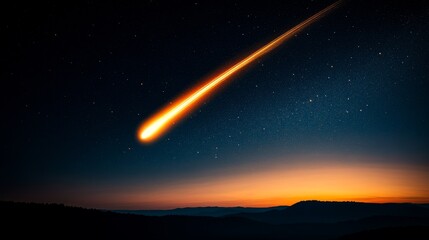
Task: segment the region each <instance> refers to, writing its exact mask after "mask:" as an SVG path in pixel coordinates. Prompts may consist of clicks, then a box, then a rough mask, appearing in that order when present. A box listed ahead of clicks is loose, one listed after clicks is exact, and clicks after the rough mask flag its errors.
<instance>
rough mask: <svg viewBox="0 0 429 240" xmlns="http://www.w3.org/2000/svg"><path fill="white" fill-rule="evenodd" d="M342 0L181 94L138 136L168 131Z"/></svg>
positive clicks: (144, 137) (146, 137)
mask: <svg viewBox="0 0 429 240" xmlns="http://www.w3.org/2000/svg"><path fill="white" fill-rule="evenodd" d="M340 2H341V0H340V1H337V2H335V3H333V4H331V5H329V6H328V7H326V8H324V9H323V10H321V11H320V12H318V13H316V14H314V15H313V16H311V17H309V18H308V19H306V20H304V21H303V22H301V23H299V24H298V25H296V26H295V27H293V28H291V29H290V30H288V31H286V32H285V33H283V34H282V35H280V36H278V37H277V38H275V39H274V40H272V41H271V42H269V43H267V44H266V45H264V46H262V47H261V48H259V49H258V50H256V51H255V52H253V53H252V54H250V55H249V56H247V57H245V58H244V59H242V60H240V61H238V62H237V63H236V64H234V65H232V66H231V67H230V68H228V69H226V70H225V71H223V72H221V73H220V74H218V75H217V76H215V77H213V78H212V79H211V80H210V81H209V82H207V83H206V84H204V85H202V86H201V87H199V88H197V89H195V90H193V91H191V92H190V93H188V94H186V95H185V96H183V97H181V98H178V99H177V100H176V101H173V102H172V104H171V105H169V106H167V107H166V108H164V109H162V110H161V111H159V112H158V113H157V114H155V115H154V116H152V117H151V118H149V119H148V120H147V121H146V122H144V123H143V124H142V125H141V127H140V128H139V131H138V138H139V140H140V141H143V142H151V141H153V140H155V139H156V138H157V137H159V136H160V135H161V134H162V133H164V132H165V131H166V130H168V128H170V127H171V126H172V125H173V124H174V122H175V121H177V120H178V119H179V118H180V117H183V116H184V115H185V113H186V112H188V111H189V110H191V108H192V107H195V105H196V104H197V103H199V102H201V100H202V99H203V97H204V96H207V95H208V94H209V93H211V92H212V91H213V90H214V89H216V88H217V87H219V85H220V84H221V83H223V82H225V81H226V80H227V79H229V78H230V77H231V76H232V75H233V74H235V73H237V72H238V71H239V70H241V69H243V68H244V67H246V66H248V65H249V64H250V63H252V62H254V61H255V60H257V59H259V58H261V57H262V56H264V55H265V54H267V53H268V52H270V51H272V50H273V49H275V48H276V47H278V46H279V45H280V44H282V43H283V42H284V41H286V40H287V39H289V38H291V37H292V36H294V35H295V34H297V33H298V32H299V31H301V30H303V29H304V28H306V27H307V26H309V25H310V24H312V23H314V22H315V21H317V20H319V19H320V18H321V17H323V16H325V15H326V14H327V13H328V12H330V11H331V10H333V9H334V8H336V7H337V6H338V5H339V4H340Z"/></svg>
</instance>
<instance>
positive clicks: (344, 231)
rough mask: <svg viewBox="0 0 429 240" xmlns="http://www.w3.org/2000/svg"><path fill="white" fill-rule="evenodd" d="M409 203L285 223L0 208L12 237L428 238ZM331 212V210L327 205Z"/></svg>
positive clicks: (428, 220)
mask: <svg viewBox="0 0 429 240" xmlns="http://www.w3.org/2000/svg"><path fill="white" fill-rule="evenodd" d="M330 204H332V203H330ZM322 205H323V204H322ZM330 206H331V205H330ZM374 206H379V205H377V204H375V205H374ZM401 206H402V205H401ZM293 207H294V206H291V207H290V208H293ZM319 207H320V206H319ZM331 207H332V206H331ZM413 207H417V208H418V209H419V210H421V214H420V215H419V216H416V215H414V212H412V213H410V215H409V216H407V214H408V213H401V214H392V215H383V216H381V215H378V216H377V215H374V216H367V217H364V218H361V219H353V220H345V221H339V222H312V223H302V222H301V223H298V222H297V223H288V224H270V223H266V222H261V221H256V220H251V219H248V218H245V217H237V216H234V217H195V216H164V217H154V216H141V215H133V214H120V213H113V212H108V211H100V210H90V209H82V208H75V207H65V206H63V205H55V204H49V205H45V204H27V203H12V202H1V203H0V212H1V218H2V219H1V221H2V223H3V224H2V229H3V231H2V233H3V234H4V235H7V234H12V235H11V236H13V237H12V238H13V239H21V238H32V239H38V238H42V239H94V238H95V239H337V238H340V237H343V238H344V239H356V238H359V236H364V238H366V239H367V238H371V236H372V235H374V236H377V237H380V236H383V234H385V235H386V236H390V235H389V234H390V233H395V234H399V235H401V236H409V238H408V239H418V238H417V237H416V236H414V235H415V234H414V233H415V232H416V231H418V232H419V233H421V234H423V236H425V239H429V214H427V212H425V211H426V210H427V209H426V208H421V207H419V206H417V205H415V206H414V205H413ZM290 208H287V209H290ZM400 208H401V207H399V208H398V209H400ZM277 211H279V212H281V211H284V210H277ZM330 211H336V210H335V208H334V209H332V208H331V209H330ZM392 211H395V209H392ZM359 234H362V235H359ZM413 234H414V235H413Z"/></svg>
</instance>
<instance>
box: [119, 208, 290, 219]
mask: <svg viewBox="0 0 429 240" xmlns="http://www.w3.org/2000/svg"><path fill="white" fill-rule="evenodd" d="M286 208H287V206H277V207H268V208H248V207H195V208H176V209H171V210H114V211H113V212H118V213H129V214H138V215H145V216H169V215H175V216H206V217H223V216H226V215H232V214H239V213H262V212H267V211H273V210H283V209H286Z"/></svg>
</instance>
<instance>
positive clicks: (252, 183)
mask: <svg viewBox="0 0 429 240" xmlns="http://www.w3.org/2000/svg"><path fill="white" fill-rule="evenodd" d="M309 158H317V160H315V161H312V160H308V159H309ZM304 159H307V161H302V160H304ZM336 159H337V160H335V159H334V160H333V156H305V157H297V158H295V159H294V160H289V161H290V162H292V163H289V164H286V163H273V164H271V165H270V166H267V167H265V166H247V167H243V168H241V169H240V168H236V169H232V170H225V171H216V174H213V176H212V177H210V176H208V177H204V176H192V177H189V178H187V179H184V180H182V181H176V182H168V181H166V182H164V183H163V184H161V185H162V186H160V187H158V188H157V189H146V190H145V187H144V186H142V187H140V188H137V189H139V190H136V189H134V190H132V191H129V192H127V193H126V194H123V195H121V194H119V195H116V196H111V198H110V199H111V200H113V199H114V200H113V201H118V202H125V203H126V206H127V207H128V208H145V209H168V208H175V207H185V206H191V207H192V206H252V207H267V206H276V205H291V204H294V203H296V202H298V201H301V200H308V199H317V200H329V201H331V200H332V201H363V202H376V203H381V202H429V189H428V188H427V184H425V183H427V182H429V174H428V168H427V167H423V168H422V167H414V166H408V165H405V164H388V165H387V164H384V163H381V162H374V163H370V162H368V161H365V162H359V158H356V159H354V161H352V163H350V162H341V161H340V160H338V159H339V158H338V157H337V158H336ZM349 160H350V159H349ZM367 160H368V159H367ZM130 192H131V194H130ZM106 204H108V203H107V202H106Z"/></svg>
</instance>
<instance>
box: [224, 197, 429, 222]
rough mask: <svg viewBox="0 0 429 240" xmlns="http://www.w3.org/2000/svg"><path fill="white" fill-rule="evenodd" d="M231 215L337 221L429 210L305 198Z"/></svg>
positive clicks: (411, 214) (270, 219)
mask: <svg viewBox="0 0 429 240" xmlns="http://www.w3.org/2000/svg"><path fill="white" fill-rule="evenodd" d="M230 216H235V217H242V218H248V219H252V220H256V221H260V222H266V223H272V224H285V223H334V222H340V221H347V220H357V219H362V218H368V217H372V216H409V217H424V216H429V209H428V208H424V207H422V206H420V205H417V204H410V203H383V204H376V203H360V202H321V201H302V202H299V203H296V204H294V205H292V206H290V207H288V208H286V209H283V210H273V211H267V212H262V213H240V214H234V215H230Z"/></svg>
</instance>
